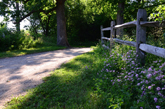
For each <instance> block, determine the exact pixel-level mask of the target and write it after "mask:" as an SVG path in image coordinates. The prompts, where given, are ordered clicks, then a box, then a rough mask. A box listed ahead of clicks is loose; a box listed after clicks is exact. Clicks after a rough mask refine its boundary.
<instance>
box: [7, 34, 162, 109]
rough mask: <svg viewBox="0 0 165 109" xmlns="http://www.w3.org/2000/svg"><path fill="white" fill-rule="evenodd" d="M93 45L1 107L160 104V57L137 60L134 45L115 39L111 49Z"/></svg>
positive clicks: (157, 108)
mask: <svg viewBox="0 0 165 109" xmlns="http://www.w3.org/2000/svg"><path fill="white" fill-rule="evenodd" d="M125 38H126V36H125ZM127 40H131V39H130V38H129V37H127ZM93 49H94V50H93V51H91V52H89V53H86V54H83V55H80V56H77V57H76V58H74V59H73V60H71V61H70V62H68V63H66V64H63V65H62V66H61V68H59V69H57V70H55V71H54V72H51V76H50V77H46V78H44V79H43V80H44V83H43V84H41V85H39V86H37V87H36V88H34V89H30V90H29V91H28V93H27V95H25V96H21V97H18V98H13V99H12V100H11V102H8V103H7V104H6V106H7V107H6V108H7V109H13V108H14V109H26V108H27V109H36V108H39V109H42V108H43V109H65V108H66V109H107V108H110V109H164V107H165V103H164V102H165V59H164V58H160V57H157V56H154V55H152V54H146V64H145V66H141V65H140V64H139V63H138V61H137V60H138V59H137V58H136V57H137V56H136V53H135V48H133V47H130V46H127V45H121V44H117V43H115V44H114V46H113V49H112V51H111V53H110V52H109V50H105V49H104V48H102V46H101V45H100V44H97V46H95V47H93Z"/></svg>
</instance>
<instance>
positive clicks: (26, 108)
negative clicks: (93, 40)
mask: <svg viewBox="0 0 165 109" xmlns="http://www.w3.org/2000/svg"><path fill="white" fill-rule="evenodd" d="M101 61H102V60H100V58H99V57H98V56H97V55H95V53H94V52H89V53H86V54H83V55H80V56H77V57H76V58H75V59H73V60H71V61H70V62H68V63H66V64H63V65H62V67H61V68H60V69H57V70H55V71H54V72H52V73H51V76H50V77H46V78H44V79H43V80H44V83H43V84H41V85H39V86H37V87H36V88H34V89H31V90H29V91H28V94H27V95H25V96H22V97H19V98H14V99H12V101H11V102H9V103H8V106H7V107H6V108H7V109H56V108H57V109H61V108H62V109H63V108H66V109H84V108H85V109H89V108H90V109H94V108H95V109H100V108H102V107H104V106H103V105H102V104H100V103H102V100H101V99H100V97H99V96H98V95H97V94H96V93H95V91H94V89H92V88H94V86H95V82H94V80H93V78H94V76H95V75H96V72H98V71H99V70H100V68H101V67H100V66H102V64H101Z"/></svg>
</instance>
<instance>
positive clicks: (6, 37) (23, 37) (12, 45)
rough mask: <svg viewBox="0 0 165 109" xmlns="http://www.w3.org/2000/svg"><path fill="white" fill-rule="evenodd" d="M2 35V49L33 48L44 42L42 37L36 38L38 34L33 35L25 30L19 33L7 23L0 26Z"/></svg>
mask: <svg viewBox="0 0 165 109" xmlns="http://www.w3.org/2000/svg"><path fill="white" fill-rule="evenodd" d="M0 36H1V37H0V46H1V48H0V51H7V50H15V49H25V48H32V47H36V46H37V45H39V44H42V42H43V41H42V39H41V38H35V37H34V36H36V35H34V36H32V35H30V34H29V33H25V32H24V31H21V33H17V32H15V31H13V30H10V29H8V28H7V27H6V26H5V25H4V26H2V27H1V28H0ZM34 38H35V39H34Z"/></svg>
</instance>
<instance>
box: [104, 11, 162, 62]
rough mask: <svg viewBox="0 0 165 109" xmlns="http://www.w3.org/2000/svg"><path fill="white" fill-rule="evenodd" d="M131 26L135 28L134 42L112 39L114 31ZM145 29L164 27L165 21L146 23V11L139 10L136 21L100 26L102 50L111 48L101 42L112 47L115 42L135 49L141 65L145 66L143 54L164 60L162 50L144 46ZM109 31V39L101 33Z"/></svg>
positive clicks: (112, 22)
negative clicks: (149, 54)
mask: <svg viewBox="0 0 165 109" xmlns="http://www.w3.org/2000/svg"><path fill="white" fill-rule="evenodd" d="M141 19H143V21H141ZM133 26H136V42H133V41H124V40H120V39H117V38H113V37H115V29H118V28H127V27H133ZM146 27H165V21H162V22H157V21H156V22H148V21H147V12H146V10H145V9H139V10H138V12H137V21H131V22H127V23H124V24H121V25H115V22H114V21H111V27H107V28H103V26H101V42H102V44H103V47H104V48H106V49H110V50H111V46H110V48H109V47H107V46H105V44H104V41H103V40H108V41H110V45H112V42H113V41H115V42H118V43H121V44H125V45H129V46H133V47H136V53H137V54H138V56H139V57H138V58H140V59H141V60H140V63H141V64H142V65H144V64H145V52H147V53H151V54H154V55H157V56H160V57H163V58H165V49H164V48H160V47H156V46H152V45H148V44H145V43H146ZM109 30H110V31H111V35H110V38H107V37H104V34H103V31H109Z"/></svg>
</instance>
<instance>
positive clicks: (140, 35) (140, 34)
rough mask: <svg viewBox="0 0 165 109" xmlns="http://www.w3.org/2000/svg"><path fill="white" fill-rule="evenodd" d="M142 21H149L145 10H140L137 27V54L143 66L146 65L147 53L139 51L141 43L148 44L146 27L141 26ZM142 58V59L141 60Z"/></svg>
mask: <svg viewBox="0 0 165 109" xmlns="http://www.w3.org/2000/svg"><path fill="white" fill-rule="evenodd" d="M140 21H147V12H146V10H145V9H138V12H137V25H136V53H137V55H138V57H137V59H138V62H140V63H141V64H142V65H144V64H145V52H143V51H142V50H140V49H139V46H140V44H141V43H146V27H142V26H141V25H140ZM139 58H140V59H139Z"/></svg>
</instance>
